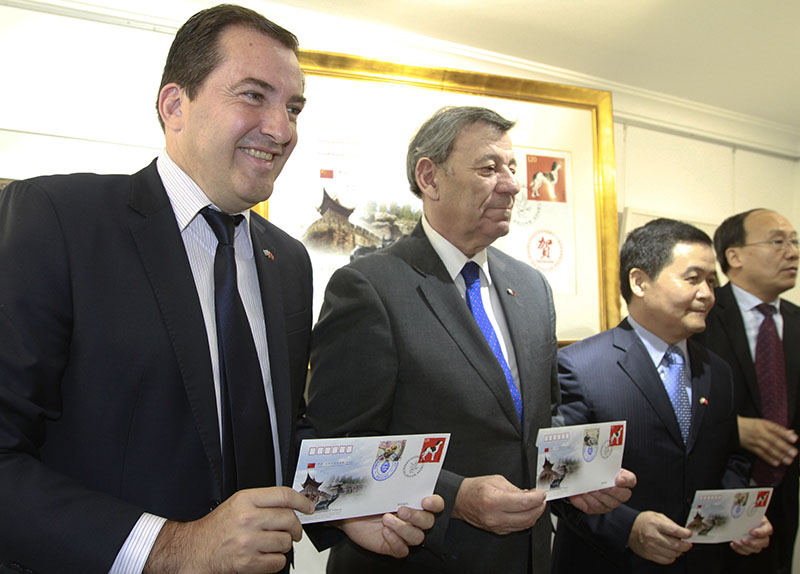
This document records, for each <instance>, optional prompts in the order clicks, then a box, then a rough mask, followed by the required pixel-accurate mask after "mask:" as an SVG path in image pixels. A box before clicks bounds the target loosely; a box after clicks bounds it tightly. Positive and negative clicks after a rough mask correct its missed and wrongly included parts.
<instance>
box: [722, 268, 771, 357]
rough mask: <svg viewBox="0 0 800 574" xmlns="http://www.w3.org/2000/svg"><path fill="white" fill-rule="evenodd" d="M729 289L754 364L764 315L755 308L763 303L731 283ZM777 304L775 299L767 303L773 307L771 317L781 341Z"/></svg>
mask: <svg viewBox="0 0 800 574" xmlns="http://www.w3.org/2000/svg"><path fill="white" fill-rule="evenodd" d="M731 288H732V290H733V297H734V298H735V299H736V304H737V305H738V306H739V312H740V313H741V314H742V321H744V332H745V335H747V343H748V345H749V346H750V358H751V359H753V361H754V362H755V360H756V340H757V339H758V329H759V327H761V322H762V321H763V320H764V315H763V314H762V313H761V311H759V310H758V309H756V307H758V306H759V305H760V304H761V303H763V301H762V300H761V299H759V298H758V297H756V296H755V295H753V294H752V293H748V292H747V291H745V290H744V289H742V288H741V287H738V286H737V285H734V284H733V283H731ZM779 302H780V299H775V300H774V301H769V302H768V304H769V305H772V306H773V307H775V314H774V315H773V316H772V319H773V320H774V321H775V328H776V329H777V330H778V337H779V338H780V340H781V341H783V316H781V308H780V305H779Z"/></svg>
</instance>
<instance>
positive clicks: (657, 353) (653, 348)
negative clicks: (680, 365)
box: [628, 315, 689, 368]
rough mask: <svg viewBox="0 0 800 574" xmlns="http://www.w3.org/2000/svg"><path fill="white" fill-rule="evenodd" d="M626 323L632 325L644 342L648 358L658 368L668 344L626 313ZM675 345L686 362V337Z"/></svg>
mask: <svg viewBox="0 0 800 574" xmlns="http://www.w3.org/2000/svg"><path fill="white" fill-rule="evenodd" d="M628 323H630V324H631V327H633V330H634V331H635V332H636V334H637V335H638V336H639V339H641V341H642V343H643V344H644V348H645V349H647V354H648V355H650V360H651V361H653V364H654V365H655V366H656V368H658V365H660V364H661V360H662V359H663V358H664V353H666V352H667V349H668V348H669V347H670V344H669V343H667V342H666V341H664V340H663V339H661V338H660V337H658V336H656V335H654V334H653V333H651V332H650V331H648V330H647V329H645V328H644V327H642V326H641V325H640V324H639V323H637V322H636V319H634V318H633V317H631V316H630V315H628ZM675 346H676V347H678V348H679V349H680V350H681V353H683V356H684V357H685V360H686V363H687V364H688V361H689V355H688V354H687V346H686V339H683V340H682V341H678V342H677V343H675Z"/></svg>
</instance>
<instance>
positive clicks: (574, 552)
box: [553, 320, 749, 574]
mask: <svg viewBox="0 0 800 574" xmlns="http://www.w3.org/2000/svg"><path fill="white" fill-rule="evenodd" d="M688 351H689V357H688V360H689V362H690V365H691V371H692V426H691V428H690V431H689V438H688V441H687V444H686V446H685V447H684V444H683V440H682V438H681V434H680V428H679V427H678V421H677V418H676V417H675V412H674V410H673V408H672V404H671V403H670V400H669V396H668V395H667V392H666V390H665V389H664V384H663V383H662V381H661V378H660V377H659V375H658V371H657V370H656V368H655V366H654V365H653V362H652V360H651V359H650V356H649V355H648V353H647V350H646V348H645V346H644V344H643V343H642V342H641V340H640V339H639V337H638V336H637V335H636V333H635V331H634V330H633V328H632V327H631V326H630V324H629V323H628V321H627V320H624V321H622V323H620V325H619V326H617V327H616V328H614V329H611V330H609V331H605V332H603V333H600V334H599V335H595V336H593V337H589V338H588V339H585V340H583V341H581V342H579V343H574V344H572V345H570V346H568V347H566V348H565V349H562V350H561V351H560V352H559V359H558V369H559V382H560V384H561V399H562V407H561V408H560V410H559V413H560V414H561V415H562V416H563V422H564V424H565V425H572V424H584V423H589V422H602V421H614V420H626V421H627V438H626V443H625V455H624V457H623V461H622V466H623V468H627V469H629V470H631V471H633V472H634V473H635V474H636V476H637V478H638V484H637V486H636V488H634V489H633V495H632V496H631V498H630V500H629V501H628V503H627V504H623V505H621V506H620V507H618V508H616V509H615V510H612V511H611V512H609V513H607V514H603V515H593V516H588V515H585V514H582V513H579V512H577V511H570V510H569V508H567V509H566V510H567V512H566V513H565V515H564V517H563V519H559V523H558V530H557V532H556V538H555V544H554V548H553V572H556V573H559V574H571V573H574V572H584V571H585V572H608V573H611V572H636V573H642V572H691V573H695V572H696V573H698V574H701V573H702V574H708V573H709V572H715V571H718V569H719V560H720V548H719V545H695V547H694V548H693V549H692V550H690V551H689V552H688V553H687V554H686V555H684V556H682V557H681V558H679V559H678V561H677V562H676V563H675V564H673V565H672V566H670V567H663V566H659V565H657V564H655V563H654V562H648V561H646V560H644V559H642V558H640V557H638V556H636V555H634V554H633V553H632V552H631V551H630V550H627V549H626V545H627V542H628V537H629V535H630V531H631V528H632V526H633V522H634V520H635V519H636V516H637V515H638V514H639V512H641V511H644V510H653V511H656V512H661V513H663V514H665V515H667V516H668V517H669V518H671V519H672V520H673V521H674V522H676V523H678V524H680V525H681V526H683V525H684V524H686V517H687V515H688V513H689V509H690V505H691V502H692V499H693V497H694V493H695V491H696V490H698V489H715V488H735V487H741V486H745V485H746V484H747V473H748V471H749V468H748V465H747V461H746V459H745V458H744V456H743V455H742V454H741V453H739V452H738V451H737V444H738V432H737V426H736V411H735V409H734V403H733V388H732V382H731V375H730V369H729V368H728V366H727V365H726V364H725V363H724V361H722V360H721V359H720V358H719V357H717V356H716V355H714V354H713V353H709V352H708V350H707V349H705V348H704V347H702V346H701V345H698V344H696V343H694V342H693V341H689V342H688ZM701 398H705V399H706V400H705V401H703V402H701V400H700V399H701Z"/></svg>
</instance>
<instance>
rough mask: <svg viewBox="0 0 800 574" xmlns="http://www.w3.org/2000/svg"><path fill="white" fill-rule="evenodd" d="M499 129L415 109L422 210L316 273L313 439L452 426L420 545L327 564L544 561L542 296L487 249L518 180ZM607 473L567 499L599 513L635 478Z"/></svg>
mask: <svg viewBox="0 0 800 574" xmlns="http://www.w3.org/2000/svg"><path fill="white" fill-rule="evenodd" d="M513 125H514V123H513V122H511V121H508V120H506V119H504V118H503V117H501V116H500V115H498V114H497V113H495V112H493V111H492V110H488V109H485V108H477V107H448V108H443V109H441V110H439V111H438V112H437V113H436V114H434V115H433V116H432V117H431V118H430V119H428V120H427V121H426V122H425V123H424V124H423V125H422V127H420V129H419V130H418V132H417V134H416V135H415V136H414V138H413V139H412V141H411V143H410V144H409V147H408V155H407V159H406V167H407V176H408V181H409V184H410V186H411V191H412V192H413V193H414V194H415V195H416V196H417V197H420V198H421V199H422V206H423V217H422V220H421V221H420V223H419V224H418V225H417V227H416V229H414V231H413V232H412V233H411V235H410V236H408V237H406V238H404V239H401V240H400V241H398V242H397V243H395V244H394V245H392V246H390V247H388V248H386V249H384V250H381V251H379V252H378V253H376V254H373V255H369V256H366V257H362V258H359V259H357V260H355V261H354V262H353V263H351V264H350V265H348V266H347V267H344V268H342V269H340V270H338V271H337V272H336V273H334V275H333V276H332V277H331V280H330V282H329V284H328V288H327V290H326V293H325V301H324V304H323V307H322V312H321V314H320V319H319V322H318V323H317V326H316V327H315V329H314V336H313V345H312V353H311V379H310V382H309V391H308V392H309V418H310V420H311V422H312V423H313V424H314V426H315V427H316V428H317V430H318V431H319V432H320V434H323V435H327V436H336V435H344V434H347V435H358V434H405V433H422V432H449V433H451V442H450V445H449V447H448V450H447V456H446V458H445V462H444V466H443V470H442V473H441V475H440V477H439V481H438V483H437V484H436V488H435V492H436V493H438V494H440V495H441V496H442V497H443V498H444V499H445V511H444V512H443V513H442V514H440V515H438V516H437V517H436V522H435V526H434V527H433V529H432V530H431V531H430V532H429V533H428V534H427V535H426V538H425V545H424V548H422V547H417V548H414V549H412V550H411V553H410V555H409V556H408V557H407V558H404V559H402V560H399V561H387V560H385V559H384V557H381V556H377V555H375V554H374V553H371V552H365V551H364V550H362V549H361V548H359V547H357V546H355V545H353V544H351V543H350V542H349V541H347V540H345V541H343V542H342V543H340V544H339V545H337V546H336V547H334V548H333V549H332V550H331V555H330V559H329V562H328V572H330V573H340V572H341V573H348V572H407V573H417V572H452V573H459V574H467V573H472V572H475V573H484V572H494V571H503V572H506V573H510V574H523V573H531V572H537V573H541V574H544V573H546V572H548V571H549V568H550V560H549V557H550V520H549V511H548V507H547V505H546V504H545V495H544V493H543V492H540V491H537V490H535V488H534V487H535V484H534V480H532V478H531V472H534V471H535V468H536V457H537V453H536V446H535V441H536V433H537V431H538V430H539V428H541V427H550V426H551V425H552V418H551V417H552V415H553V414H554V412H555V407H556V405H557V403H558V387H557V381H556V370H555V366H556V365H555V359H556V345H557V341H556V335H555V312H554V309H553V299H552V293H551V291H550V287H549V285H548V284H547V281H546V280H545V278H544V276H543V275H542V274H541V273H539V272H538V271H536V270H535V269H533V268H532V267H530V266H528V265H527V264H524V263H522V262H520V261H517V260H515V259H512V258H511V257H509V256H507V255H505V254H504V253H502V252H501V251H499V250H497V249H495V248H493V247H491V244H492V243H493V242H494V241H495V240H496V239H497V238H498V237H501V236H503V235H505V234H507V233H508V230H509V224H510V220H511V209H512V207H513V205H514V198H515V196H516V194H517V192H518V191H519V188H520V185H519V183H518V181H517V179H516V177H515V170H516V161H515V159H514V152H513V149H512V146H511V139H510V137H509V135H508V131H509V130H510V129H511V128H512V126H513ZM617 484H618V486H619V487H620V488H612V489H609V490H608V491H603V492H598V493H592V494H589V495H584V496H579V497H573V499H572V503H573V504H574V505H576V506H577V507H579V508H581V509H584V510H589V511H592V512H601V511H606V510H608V509H609V508H613V507H615V506H616V505H618V504H619V503H620V501H621V500H625V499H627V497H628V496H629V495H630V490H629V487H632V486H633V485H634V484H635V478H634V477H633V476H632V475H631V474H630V473H627V472H623V473H621V476H620V477H619V479H618V482H617Z"/></svg>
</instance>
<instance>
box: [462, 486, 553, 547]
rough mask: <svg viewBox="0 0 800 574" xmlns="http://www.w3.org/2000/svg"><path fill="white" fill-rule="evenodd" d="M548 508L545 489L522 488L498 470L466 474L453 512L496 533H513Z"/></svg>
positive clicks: (530, 522) (529, 524)
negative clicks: (469, 476)
mask: <svg viewBox="0 0 800 574" xmlns="http://www.w3.org/2000/svg"><path fill="white" fill-rule="evenodd" d="M544 509H545V493H544V492H542V491H541V490H521V489H519V488H517V487H516V486H514V485H513V484H511V483H510V482H508V480H506V479H505V478H504V477H502V476H499V475H496V474H495V475H491V476H476V477H472V478H465V479H464V480H463V481H462V482H461V487H460V488H459V489H458V494H457V495H456V502H455V505H454V506H453V514H452V516H453V518H458V519H459V520H464V521H466V522H469V523H470V524H472V525H473V526H476V527H478V528H481V529H483V530H488V531H489V532H494V533H495V534H509V533H510V532H517V531H518V530H525V529H526V528H530V527H531V526H533V525H534V524H535V523H536V521H537V520H539V517H540V516H541V515H542V513H543V512H544Z"/></svg>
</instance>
